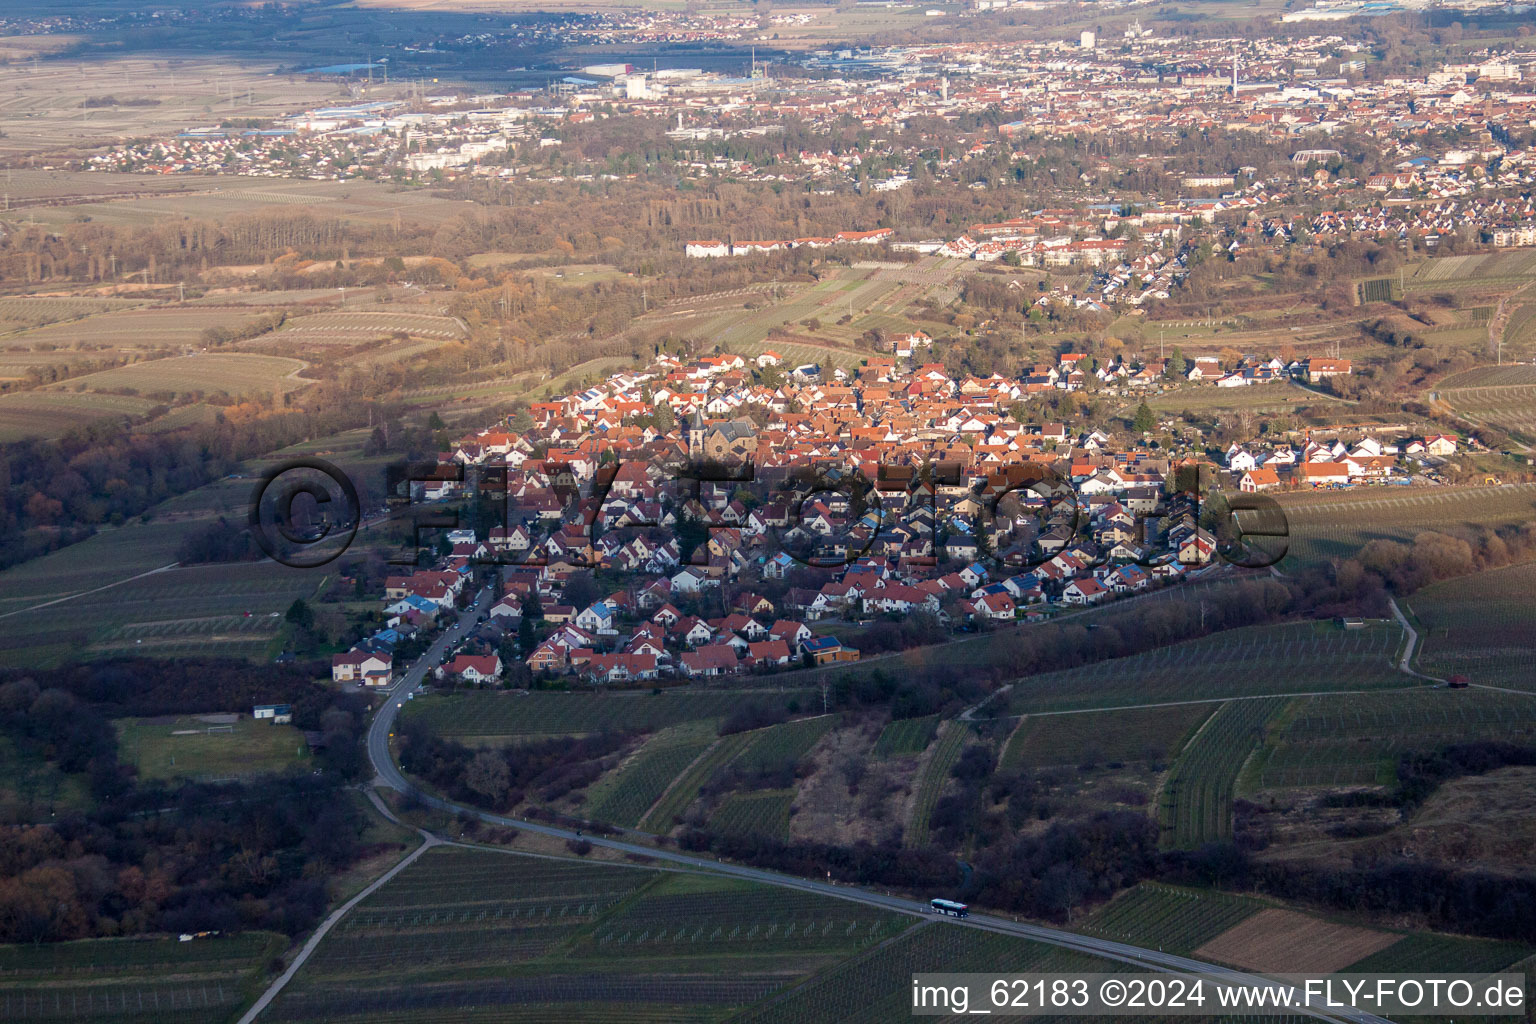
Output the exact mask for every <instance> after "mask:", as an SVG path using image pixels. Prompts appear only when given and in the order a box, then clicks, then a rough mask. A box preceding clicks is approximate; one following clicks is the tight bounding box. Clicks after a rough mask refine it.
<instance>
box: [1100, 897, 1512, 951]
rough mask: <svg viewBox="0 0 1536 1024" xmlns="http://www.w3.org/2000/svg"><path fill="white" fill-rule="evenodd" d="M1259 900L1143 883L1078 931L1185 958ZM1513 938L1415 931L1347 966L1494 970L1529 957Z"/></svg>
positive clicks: (1244, 915) (1252, 911)
mask: <svg viewBox="0 0 1536 1024" xmlns="http://www.w3.org/2000/svg"><path fill="white" fill-rule="evenodd" d="M1268 906H1272V904H1269V903H1266V902H1264V901H1262V900H1258V899H1252V898H1250V897H1247V896H1238V895H1234V894H1232V893H1224V892H1214V891H1211V890H1209V889H1186V888H1182V887H1180V886H1173V885H1163V884H1159V883H1155V882H1143V883H1142V884H1141V885H1138V886H1136V887H1135V888H1134V889H1129V890H1127V891H1126V892H1123V893H1121V894H1120V895H1119V896H1117V897H1115V898H1114V899H1113V900H1111V901H1110V902H1109V903H1107V904H1106V905H1104V906H1103V907H1101V908H1099V909H1098V910H1097V911H1095V912H1094V913H1093V915H1092V916H1091V917H1089V919H1088V920H1087V922H1086V923H1084V924H1083V925H1081V926H1080V927H1079V930H1080V931H1082V932H1085V933H1087V934H1089V935H1095V936H1098V937H1100V938H1104V939H1113V940H1115V941H1116V942H1128V943H1130V944H1132V945H1136V946H1143V947H1146V948H1150V949H1161V950H1163V951H1164V952H1168V953H1178V954H1180V955H1183V956H1188V955H1190V954H1192V953H1194V951H1195V950H1197V949H1199V948H1200V947H1201V946H1203V945H1205V944H1206V943H1207V942H1209V941H1211V940H1212V939H1214V938H1216V936H1218V935H1220V934H1221V933H1222V932H1224V931H1226V930H1227V929H1229V928H1231V927H1233V926H1234V925H1236V924H1239V923H1241V922H1242V921H1246V920H1247V919H1248V918H1250V917H1252V916H1253V915H1254V914H1256V913H1258V912H1259V911H1260V910H1263V909H1264V908H1266V907H1268ZM1530 953H1531V950H1530V949H1529V948H1528V947H1525V946H1521V945H1519V944H1518V943H1513V942H1492V941H1488V940H1483V939H1468V938H1462V937H1460V936H1454V935H1436V934H1434V933H1430V932H1415V933H1413V934H1409V935H1404V936H1403V937H1402V938H1401V939H1400V940H1398V941H1397V942H1395V943H1393V944H1392V945H1390V946H1388V947H1387V948H1386V949H1383V950H1380V951H1379V952H1376V953H1372V954H1371V955H1370V956H1367V957H1365V958H1364V959H1363V960H1359V961H1357V962H1356V963H1353V964H1350V965H1349V967H1348V968H1347V969H1348V970H1349V971H1351V972H1356V973H1371V972H1380V973H1383V974H1390V973H1401V974H1409V973H1414V972H1419V971H1465V972H1469V973H1474V972H1481V971H1498V970H1502V969H1504V968H1506V967H1509V966H1511V965H1513V964H1515V963H1517V962H1519V961H1520V960H1522V959H1523V958H1525V957H1527V956H1529V955H1530Z"/></svg>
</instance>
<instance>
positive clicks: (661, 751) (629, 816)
mask: <svg viewBox="0 0 1536 1024" xmlns="http://www.w3.org/2000/svg"><path fill="white" fill-rule="evenodd" d="M655 742H656V741H655V740H653V741H652V743H655ZM710 745H711V741H710V740H708V739H701V740H696V741H692V742H676V743H663V744H660V745H658V746H655V747H654V748H653V747H652V744H651V743H648V744H646V746H645V747H643V748H642V749H641V750H640V751H639V753H638V754H636V755H635V757H634V758H632V759H631V760H629V761H628V762H626V763H625V764H624V765H621V766H620V767H619V768H618V769H617V770H616V771H615V772H614V773H613V775H612V776H611V780H610V781H607V782H606V786H607V792H606V793H604V794H598V793H594V792H592V791H589V792H588V804H587V813H588V814H589V815H591V817H593V818H595V819H596V820H598V821H606V822H609V823H611V824H614V825H620V826H623V827H625V828H633V827H634V826H636V825H638V824H640V820H641V819H642V818H644V817H645V813H646V811H648V810H650V809H651V807H652V806H653V805H654V804H655V803H656V801H657V800H660V799H661V796H662V794H663V793H665V792H666V791H667V788H668V787H669V786H671V785H672V784H673V783H674V782H675V781H676V780H677V779H678V777H679V776H681V775H682V773H683V772H685V771H686V770H687V769H688V766H689V765H691V764H692V763H693V762H694V761H695V760H697V759H698V757H699V755H700V754H702V753H704V751H706V750H708V749H709V747H710ZM600 784H602V783H600ZM597 788H598V787H597V786H596V785H594V786H593V787H592V790H597Z"/></svg>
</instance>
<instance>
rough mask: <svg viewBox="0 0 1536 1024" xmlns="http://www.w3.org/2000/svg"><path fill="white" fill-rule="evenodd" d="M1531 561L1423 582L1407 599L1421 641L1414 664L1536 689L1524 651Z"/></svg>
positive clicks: (1530, 630) (1534, 637)
mask: <svg viewBox="0 0 1536 1024" xmlns="http://www.w3.org/2000/svg"><path fill="white" fill-rule="evenodd" d="M1533 585H1536V563H1530V564H1526V565H1514V566H1510V567H1508V568H1505V569H1496V570H1494V571H1492V572H1483V573H1478V574H1476V575H1472V576H1464V577H1461V578H1459V579H1453V580H1447V581H1445V582H1444V583H1437V584H1434V585H1433V586H1429V587H1425V588H1424V589H1423V590H1421V591H1419V592H1418V593H1416V594H1414V595H1413V596H1412V597H1411V598H1410V599H1409V600H1408V602H1407V604H1408V609H1407V610H1408V611H1409V612H1411V613H1412V614H1413V615H1414V617H1415V618H1416V619H1417V620H1418V625H1419V630H1420V634H1421V637H1422V642H1421V645H1420V648H1419V651H1418V654H1417V659H1418V665H1419V667H1420V668H1421V669H1422V670H1423V671H1425V672H1429V673H1431V674H1434V675H1439V676H1442V677H1444V676H1449V675H1453V674H1462V675H1466V676H1468V677H1470V678H1471V679H1472V681H1473V682H1478V683H1490V684H1493V685H1497V686H1506V687H1511V688H1513V689H1518V690H1527V689H1529V690H1536V680H1533V678H1532V676H1531V671H1530V652H1531V649H1532V647H1533V646H1536V609H1533V608H1532V606H1531V602H1530V594H1531V587H1532V586H1533Z"/></svg>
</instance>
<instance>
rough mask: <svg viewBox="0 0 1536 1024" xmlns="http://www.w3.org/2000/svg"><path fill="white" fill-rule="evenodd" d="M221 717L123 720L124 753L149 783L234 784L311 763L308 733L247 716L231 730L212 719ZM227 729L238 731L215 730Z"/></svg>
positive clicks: (119, 733) (120, 727)
mask: <svg viewBox="0 0 1536 1024" xmlns="http://www.w3.org/2000/svg"><path fill="white" fill-rule="evenodd" d="M218 717H222V716H201V717H200V716H192V715H188V716H182V717H178V718H119V719H118V720H117V721H116V722H115V723H113V724H114V725H116V726H117V739H118V751H119V754H120V756H121V758H122V759H123V760H124V761H126V762H127V763H129V764H131V765H133V766H134V767H135V768H137V769H138V772H139V776H140V778H146V779H198V780H207V779H231V778H238V777H241V776H246V775H259V774H262V773H265V772H281V771H284V770H287V769H290V768H302V767H303V766H304V764H305V763H306V762H307V761H308V759H309V748H308V746H307V745H306V744H305V742H304V734H303V733H302V732H300V731H299V730H298V729H295V728H294V727H293V726H291V725H273V724H272V723H271V722H266V721H262V722H258V721H256V720H255V719H253V718H251V717H249V716H248V715H241V716H240V717H239V718H238V719H237V720H236V721H234V722H232V723H228V724H227V725H226V724H225V723H222V722H211V721H208V720H207V719H208V718H218ZM224 728H233V729H234V731H233V732H223V731H210V729H214V730H222V729H224ZM178 734H179V735H178Z"/></svg>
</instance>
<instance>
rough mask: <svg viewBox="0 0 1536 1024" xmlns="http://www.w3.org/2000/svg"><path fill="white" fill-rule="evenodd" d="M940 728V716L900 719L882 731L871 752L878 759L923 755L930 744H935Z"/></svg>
mask: <svg viewBox="0 0 1536 1024" xmlns="http://www.w3.org/2000/svg"><path fill="white" fill-rule="evenodd" d="M938 728H939V716H938V715H928V716H926V717H923V718H898V719H896V720H895V721H894V722H891V723H890V724H888V725H887V726H886V727H885V728H884V729H881V730H880V736H879V738H878V739H876V740H875V746H874V750H873V751H871V752H872V753H873V754H874V756H875V757H878V758H886V757H900V756H902V755H903V754H921V753H922V752H923V751H925V750H927V749H928V744H930V743H932V742H933V737H934V734H935V733H937V732H938Z"/></svg>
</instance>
